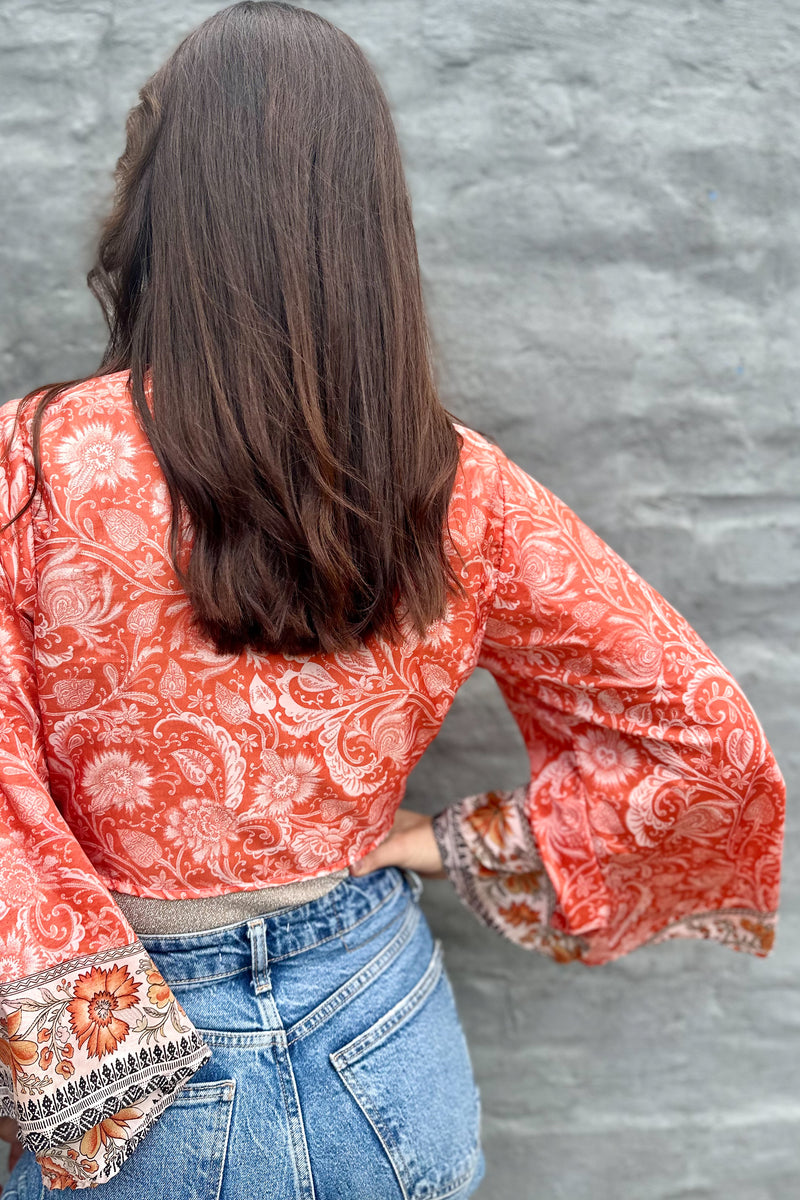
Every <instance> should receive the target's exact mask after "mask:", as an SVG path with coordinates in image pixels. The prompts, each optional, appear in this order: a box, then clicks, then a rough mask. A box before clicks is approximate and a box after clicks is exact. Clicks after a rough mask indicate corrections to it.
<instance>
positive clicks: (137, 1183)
mask: <svg viewBox="0 0 800 1200" xmlns="http://www.w3.org/2000/svg"><path fill="white" fill-rule="evenodd" d="M421 890H422V882H421V880H420V878H419V876H418V875H417V874H416V873H415V872H413V871H404V870H401V869H400V868H398V867H384V868H382V869H380V870H378V871H373V872H371V873H370V874H369V875H364V876H361V877H360V878H356V877H354V876H348V877H347V878H346V879H344V880H342V882H341V883H339V884H337V885H336V887H334V888H333V889H332V890H331V891H330V892H328V893H327V894H326V895H324V896H321V897H320V898H318V899H317V900H312V901H310V902H309V903H307V904H303V905H299V906H298V907H296V908H291V909H284V910H280V911H278V912H273V913H268V914H265V915H264V916H262V917H257V918H253V919H250V920H248V921H245V922H242V923H240V924H236V925H229V926H225V927H224V928H222V929H215V930H208V931H205V932H201V933H194V934H189V935H187V934H173V935H169V936H148V935H143V936H142V937H141V941H142V943H143V944H144V946H145V947H146V949H147V950H148V952H149V953H150V955H151V957H152V958H153V961H154V962H155V964H156V966H157V967H158V968H159V970H160V971H161V972H162V974H163V975H164V977H165V979H167V981H168V982H169V984H170V986H171V987H172V990H173V992H174V993H175V995H176V996H177V998H178V1000H179V1001H180V1003H181V1004H182V1005H183V1007H184V1009H185V1010H186V1012H187V1014H188V1016H189V1017H190V1019H191V1020H192V1022H193V1023H194V1024H195V1025H196V1026H197V1028H198V1029H199V1030H200V1031H201V1033H202V1035H203V1037H204V1039H205V1040H206V1042H207V1043H208V1045H209V1046H210V1047H211V1050H212V1057H211V1059H210V1061H209V1062H207V1063H206V1064H205V1065H204V1066H203V1067H201V1069H200V1070H199V1071H198V1072H197V1073H196V1074H195V1075H194V1076H193V1078H192V1080H191V1082H190V1083H188V1084H187V1085H185V1086H184V1088H183V1089H182V1090H181V1092H180V1093H179V1095H178V1097H177V1098H176V1100H175V1101H174V1102H173V1104H172V1105H170V1107H169V1108H168V1109H167V1110H166V1112H164V1113H163V1114H162V1116H161V1117H160V1118H159V1119H158V1121H157V1122H156V1124H155V1125H154V1126H153V1128H152V1129H151V1130H150V1132H149V1133H148V1134H147V1136H146V1137H145V1139H144V1141H143V1142H142V1144H141V1145H140V1146H139V1147H138V1148H137V1149H136V1150H135V1151H134V1153H133V1154H132V1156H131V1157H130V1159H128V1161H127V1162H126V1163H125V1164H124V1165H123V1167H122V1168H121V1170H120V1171H119V1173H118V1174H117V1175H116V1176H114V1177H113V1178H112V1179H110V1180H109V1181H108V1182H106V1183H104V1184H100V1185H99V1186H98V1187H97V1188H95V1189H93V1190H94V1191H95V1192H100V1194H101V1196H102V1198H103V1200H145V1198H146V1200H256V1198H258V1200H444V1198H445V1197H447V1198H448V1200H465V1198H466V1197H468V1196H471V1195H473V1193H474V1192H475V1190H476V1188H477V1187H478V1184H479V1183H480V1181H481V1179H482V1178H483V1176H484V1167H485V1163H484V1157H483V1151H482V1149H481V1144H480V1118H481V1105H480V1094H479V1091H478V1088H477V1086H476V1084H475V1080H474V1077H473V1072H472V1065H471V1062H470V1056H469V1051H468V1049H467V1045H466V1041H465V1039H464V1033H463V1030H462V1028H461V1024H460V1022H459V1018H458V1014H457V1012H456V1007H455V1001H454V998H453V992H452V988H451V985H450V981H449V979H448V977H447V974H446V971H445V969H444V965H443V961H442V947H441V944H440V942H439V941H438V939H437V940H434V938H433V937H432V934H431V931H430V928H429V926H428V923H427V921H426V919H425V916H424V914H423V912H422V910H421V908H420V906H419V896H420V892H421ZM52 1194H53V1193H51V1192H49V1191H46V1190H45V1189H44V1187H43V1185H42V1181H41V1172H40V1170H39V1167H38V1164H37V1163H36V1161H35V1159H34V1158H33V1155H32V1154H30V1153H29V1152H26V1153H25V1154H23V1156H22V1158H21V1159H20V1161H19V1163H18V1164H17V1166H16V1168H15V1170H14V1172H13V1173H12V1176H11V1179H10V1181H9V1183H8V1184H7V1186H6V1189H5V1191H4V1192H3V1200H43V1198H44V1197H45V1196H50V1195H52Z"/></svg>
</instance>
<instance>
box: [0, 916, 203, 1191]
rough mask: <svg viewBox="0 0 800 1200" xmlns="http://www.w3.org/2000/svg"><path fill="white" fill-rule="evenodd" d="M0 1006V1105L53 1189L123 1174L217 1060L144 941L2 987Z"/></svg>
mask: <svg viewBox="0 0 800 1200" xmlns="http://www.w3.org/2000/svg"><path fill="white" fill-rule="evenodd" d="M0 1011H2V1013H3V1014H4V1015H3V1016H2V1019H0V1114H2V1115H7V1116H9V1117H11V1118H12V1119H15V1120H17V1121H18V1123H19V1131H20V1139H21V1141H22V1143H23V1145H24V1146H25V1147H26V1149H29V1150H31V1151H32V1152H33V1153H34V1154H35V1156H36V1159H37V1161H38V1162H39V1165H40V1166H41V1169H42V1176H43V1180H44V1183H45V1187H46V1188H48V1189H49V1190H54V1189H62V1188H69V1189H71V1190H76V1189H79V1188H90V1187H96V1186H97V1184H98V1182H100V1181H101V1180H106V1179H109V1178H110V1177H111V1176H113V1175H115V1174H116V1173H117V1171H119V1169H120V1167H121V1166H122V1164H123V1163H124V1162H125V1160H126V1159H127V1158H129V1157H130V1155H131V1154H132V1153H133V1151H134V1149H135V1147H136V1146H137V1145H138V1144H139V1142H140V1141H141V1140H142V1138H143V1137H144V1136H145V1134H146V1133H147V1131H148V1129H150V1127H151V1126H152V1124H153V1122H154V1121H155V1120H156V1119H157V1118H158V1117H159V1116H160V1115H161V1113H162V1112H163V1111H164V1109H165V1108H166V1107H167V1106H168V1105H169V1104H170V1103H171V1102H172V1100H173V1099H174V1096H175V1094H176V1093H177V1092H178V1091H179V1090H180V1088H181V1087H182V1086H183V1085H184V1084H185V1083H186V1082H187V1080H189V1079H190V1078H191V1077H192V1076H193V1075H194V1074H195V1073H196V1072H197V1071H198V1070H199V1069H200V1068H201V1067H202V1066H203V1065H204V1063H206V1062H208V1060H209V1059H210V1058H211V1053H212V1052H211V1049H210V1047H209V1046H208V1045H207V1044H206V1043H205V1042H204V1041H203V1039H202V1037H201V1035H200V1033H199V1031H198V1030H197V1029H195V1027H194V1025H193V1024H192V1022H191V1021H190V1020H189V1018H188V1017H187V1015H186V1013H185V1012H184V1010H183V1008H182V1007H181V1005H180V1004H179V1002H178V1000H177V999H176V998H175V996H174V995H173V993H172V990H171V988H170V987H169V984H168V983H167V982H166V980H165V979H164V978H163V976H162V975H161V973H160V972H159V971H158V969H157V968H156V966H155V965H154V963H153V960H152V959H151V958H150V956H149V955H148V953H147V951H146V950H145V948H144V946H143V945H142V944H141V942H139V941H138V940H137V941H135V942H133V943H130V944H128V945H126V946H122V947H119V948H117V949H107V950H102V951H99V952H98V953H97V954H94V955H81V956H80V957H79V958H75V959H72V960H70V961H69V962H68V963H61V964H59V965H58V966H57V967H51V968H48V969H47V970H46V971H42V972H39V973H38V974H36V975H31V976H28V977H26V978H25V979H22V980H16V981H14V982H13V983H12V984H7V985H5V987H4V997H3V1003H2V1008H1V1009H0Z"/></svg>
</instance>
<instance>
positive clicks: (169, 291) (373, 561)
mask: <svg viewBox="0 0 800 1200" xmlns="http://www.w3.org/2000/svg"><path fill="white" fill-rule="evenodd" d="M115 179H116V195H115V200H114V204H113V209H112V211H111V214H110V216H109V217H108V219H107V221H106V222H105V224H104V226H103V229H102V232H101V235H100V240H99V246H98V253H97V259H96V262H95V265H94V266H93V267H92V269H91V271H90V272H89V275H88V284H89V287H90V288H91V290H92V292H93V294H94V295H95V296H96V297H97V299H98V300H99V302H100V304H101V305H102V307H103V311H104V314H105V317H106V321H107V323H108V327H109V340H108V345H107V348H106V351H105V354H104V357H103V360H102V363H101V365H100V369H99V371H98V372H95V374H100V375H105V374H110V373H112V372H117V371H123V370H129V371H130V381H131V393H132V399H133V403H134V406H135V410H136V412H137V414H138V416H139V419H140V421H141V424H142V427H143V429H144V431H145V433H146V434H147V437H148V439H149V441H150V444H151V445H152V448H153V451H154V453H155V455H156V458H157V459H158V462H159V464H160V466H161V469H162V471H163V474H164V476H165V479H166V483H167V486H168V489H169V495H170V500H171V503H172V523H171V531H170V552H171V555H172V559H173V563H174V566H175V569H176V571H177V573H178V577H179V579H180V581H181V583H182V585H183V587H184V588H185V590H186V593H187V595H188V597H189V600H190V602H191V605H192V609H193V612H194V617H195V621H196V623H197V625H198V627H199V629H200V630H201V631H202V632H203V633H204V634H205V635H206V636H207V637H208V638H210V639H211V640H212V641H213V643H214V644H215V645H216V647H217V649H218V650H220V651H221V652H223V653H230V652H240V651H242V650H244V649H245V648H246V647H252V648H253V649H254V650H256V651H258V652H269V651H283V652H288V653H306V652H313V651H315V650H320V649H321V650H323V651H325V652H328V651H332V650H337V649H349V648H353V647H354V646H355V645H356V644H357V643H358V642H359V641H360V640H362V639H363V638H364V637H366V636H367V635H368V634H370V633H372V632H375V633H378V634H381V635H384V636H388V637H389V638H395V637H396V636H397V635H398V634H399V633H400V630H401V625H400V623H399V615H398V614H399V609H400V608H401V607H402V610H403V612H404V617H405V619H406V620H407V621H410V623H411V625H412V627H413V628H415V629H416V631H417V632H418V633H419V634H420V635H423V634H424V632H425V630H426V629H427V627H428V626H429V625H430V623H431V622H432V621H434V620H435V619H437V618H439V617H441V616H442V615H443V613H444V611H445V606H446V602H447V597H448V595H449V594H451V593H453V592H458V591H460V590H461V585H460V583H459V580H458V577H457V574H456V572H455V570H454V569H453V567H452V565H451V563H450V560H449V557H448V554H447V552H446V548H445V547H446V543H445V536H444V535H445V525H446V520H447V509H448V504H449V498H450V495H451V491H452V487H453V483H454V479H455V474H456V470H457V467H458V458H459V447H460V436H459V434H458V431H457V430H456V429H455V428H454V425H453V418H452V416H451V414H450V413H448V412H447V411H446V410H445V409H444V408H443V407H442V405H441V403H440V401H439V399H438V396H437V392H436V386H435V382H434V368H433V363H432V353H431V340H430V334H429V330H428V326H427V322H426V316H425V311H424V306H423V299H422V290H421V282H420V272H419V262H418V257H417V246H416V238H415V234H414V227H413V224H412V216H411V203H410V198H409V194H408V191H407V187H406V183H405V179H404V174H403V168H402V163H401V156H400V150H399V147H398V143H397V137H396V133H395V129H394V126H393V123H392V119H391V115H390V112H389V108H388V104H387V101H386V98H385V95H384V93H383V91H382V89H381V86H380V83H379V82H378V80H377V78H376V76H375V73H374V72H373V70H372V68H371V66H370V65H369V63H368V61H367V59H366V58H365V56H364V54H363V52H362V51H361V49H360V48H359V47H358V45H357V44H356V43H355V42H354V41H353V40H352V39H351V38H350V37H348V36H347V34H345V33H344V32H343V31H342V30H340V29H338V28H337V27H336V26H335V25H332V24H331V23H330V22H329V21H326V20H325V19H324V18H322V17H320V16H319V15H318V14H317V13H314V12H311V11H309V10H308V9H303V8H295V7H293V6H292V5H290V4H282V3H274V2H273V3H242V4H234V5H231V6H230V7H229V8H225V9H223V10H222V11H220V12H218V13H216V14H214V15H213V16H212V17H210V18H209V19H208V20H206V21H204V22H203V23H202V24H201V25H200V26H198V27H197V29H195V30H194V31H193V32H192V33H190V34H189V35H188V36H187V37H186V38H185V39H184V40H183V41H182V42H181V43H180V45H179V46H178V48H177V49H176V50H175V52H174V53H173V54H172V55H171V57H170V58H169V59H168V60H167V62H166V63H165V64H164V65H163V66H162V67H161V68H160V69H159V70H158V71H156V73H155V74H154V75H153V76H152V77H151V78H150V79H149V80H148V81H147V83H145V85H144V87H143V88H142V89H141V91H140V93H139V103H138V104H137V105H136V106H135V107H134V108H133V109H132V110H131V112H130V114H129V117H128V122H127V142H126V146H125V150H124V152H123V154H122V156H121V157H120V159H119V162H118V163H117V168H116V172H115ZM86 378H92V376H87V377H86ZM78 382H81V381H79V380H70V381H68V383H66V384H53V385H51V386H50V387H49V388H47V389H46V390H45V392H44V394H43V393H42V389H41V388H39V389H37V390H36V391H35V392H30V393H28V395H27V396H26V397H25V398H24V400H23V407H24V406H25V405H26V404H27V403H28V402H30V401H31V400H32V398H34V397H37V396H38V397H39V400H38V403H37V405H36V409H35V411H34V415H33V419H32V422H31V433H32V440H33V447H34V461H35V485H34V494H35V491H36V488H37V487H39V486H41V482H42V479H41V460H40V450H39V438H40V430H41V423H42V418H43V415H44V412H45V410H46V408H47V407H48V405H49V404H50V403H52V401H53V400H54V399H55V398H56V397H57V396H58V395H60V394H61V393H62V392H63V391H64V389H65V388H66V387H69V386H72V385H74V384H75V383H78ZM146 389H147V390H146ZM31 498H32V497H31ZM28 503H30V500H29V501H28ZM25 507H27V504H26V506H25ZM21 511H24V509H23V510H21ZM17 515H21V513H20V514H17ZM184 517H185V518H188V527H190V529H191V533H192V537H191V544H189V543H188V542H187V541H186V539H185V535H186V531H187V526H186V525H185V523H184ZM15 519H16V518H15Z"/></svg>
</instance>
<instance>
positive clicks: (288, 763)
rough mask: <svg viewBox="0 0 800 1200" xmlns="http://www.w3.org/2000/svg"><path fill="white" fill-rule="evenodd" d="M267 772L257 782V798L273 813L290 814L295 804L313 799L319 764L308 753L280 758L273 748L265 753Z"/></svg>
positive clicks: (263, 758)
mask: <svg viewBox="0 0 800 1200" xmlns="http://www.w3.org/2000/svg"><path fill="white" fill-rule="evenodd" d="M262 761H263V764H264V771H263V773H262V775H261V777H260V779H259V781H258V783H257V785H256V788H255V797H256V801H257V803H258V804H259V805H262V806H263V807H264V808H265V809H266V810H267V811H268V812H269V813H270V814H272V815H275V816H279V815H282V814H283V813H288V812H290V811H291V810H292V808H293V807H294V806H295V805H296V804H301V803H302V802H303V801H304V800H310V799H311V797H312V796H313V795H315V793H316V791H317V788H318V787H319V777H320V772H319V767H318V766H317V764H316V762H315V761H314V759H313V758H312V757H311V755H309V754H303V753H302V752H301V753H300V754H296V755H292V756H290V757H286V758H280V757H279V756H278V755H277V754H276V753H275V751H274V750H265V751H264V753H263V755H262Z"/></svg>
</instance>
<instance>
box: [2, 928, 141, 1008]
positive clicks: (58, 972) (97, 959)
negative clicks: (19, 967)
mask: <svg viewBox="0 0 800 1200" xmlns="http://www.w3.org/2000/svg"><path fill="white" fill-rule="evenodd" d="M137 951H138V952H139V953H140V954H147V951H146V950H145V948H144V946H143V945H142V943H141V942H140V941H139V939H138V938H136V940H135V941H133V942H129V943H128V945H127V946H112V947H111V948H110V949H108V950H98V951H97V952H96V953H95V954H82V955H81V956H80V957H79V958H71V959H70V960H69V962H66V963H56V964H55V966H52V967H46V968H45V969H44V970H43V971H37V973H36V974H35V975H26V976H25V978H24V979H12V980H11V982H10V983H0V1000H2V999H5V998H6V997H8V996H15V995H17V993H25V992H29V991H30V990H31V989H32V988H36V987H41V986H42V985H43V984H45V983H51V982H52V981H53V980H54V979H61V978H62V977H63V976H64V975H65V974H70V975H71V974H72V972H73V971H80V970H81V969H82V968H83V967H99V966H102V965H103V963H106V962H116V961H117V959H119V958H127V957H128V956H129V955H131V954H134V953H136V952H137Z"/></svg>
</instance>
